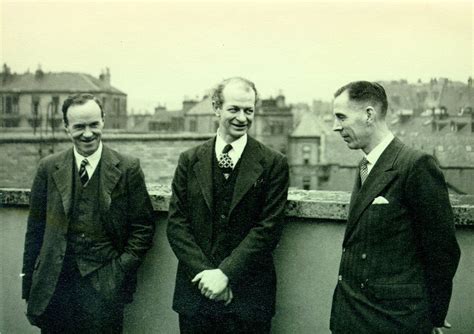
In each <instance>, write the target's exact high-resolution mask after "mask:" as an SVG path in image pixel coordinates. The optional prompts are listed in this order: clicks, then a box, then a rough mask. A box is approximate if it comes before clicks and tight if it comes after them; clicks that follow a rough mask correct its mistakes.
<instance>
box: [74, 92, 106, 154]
mask: <svg viewBox="0 0 474 334" xmlns="http://www.w3.org/2000/svg"><path fill="white" fill-rule="evenodd" d="M66 115H67V119H68V123H69V124H68V125H67V126H66V132H67V133H68V135H69V137H71V139H72V142H73V143H74V146H75V147H76V149H77V151H78V152H79V153H80V154H81V155H83V156H85V157H87V156H89V155H91V154H92V153H94V152H95V151H97V148H98V147H99V143H100V139H101V137H102V128H103V127H104V120H103V119H102V115H101V112H100V107H99V106H98V104H97V103H96V102H95V101H93V100H90V101H87V102H86V103H85V104H82V105H72V106H70V107H69V108H68V110H67V114H66Z"/></svg>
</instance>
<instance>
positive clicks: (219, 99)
mask: <svg viewBox="0 0 474 334" xmlns="http://www.w3.org/2000/svg"><path fill="white" fill-rule="evenodd" d="M234 81H240V82H242V83H244V84H246V85H248V86H249V87H250V88H251V89H252V90H253V92H254V93H255V104H257V101H258V92H257V88H256V87H255V84H254V83H253V82H252V81H250V80H248V79H245V78H242V77H233V78H229V79H225V80H223V81H222V82H221V83H220V84H218V85H217V86H216V88H215V89H214V91H213V93H212V97H211V99H212V105H213V106H214V108H216V109H217V108H222V105H223V104H224V96H223V95H222V92H223V91H224V88H225V87H226V86H227V85H228V84H229V83H231V82H234Z"/></svg>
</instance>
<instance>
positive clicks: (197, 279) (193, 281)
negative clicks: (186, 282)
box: [191, 271, 202, 283]
mask: <svg viewBox="0 0 474 334" xmlns="http://www.w3.org/2000/svg"><path fill="white" fill-rule="evenodd" d="M201 277H202V271H201V272H200V273H199V274H197V275H196V276H194V278H193V280H192V281H191V283H196V282H197V281H199V280H200V279H201Z"/></svg>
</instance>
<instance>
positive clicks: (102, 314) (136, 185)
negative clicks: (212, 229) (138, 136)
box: [22, 94, 154, 333]
mask: <svg viewBox="0 0 474 334" xmlns="http://www.w3.org/2000/svg"><path fill="white" fill-rule="evenodd" d="M62 111H63V118H64V125H65V128H66V132H67V133H68V135H69V136H70V137H71V139H72V141H73V144H74V148H72V149H69V150H67V151H64V152H60V153H57V154H54V155H51V156H48V157H46V158H44V159H43V160H41V161H40V164H39V167H38V172H37V174H36V177H35V179H34V182H33V186H32V189H31V200H30V213H29V217H28V227H27V231H26V238H25V250H24V257H23V274H22V275H23V298H24V299H25V300H26V301H27V317H28V319H29V320H30V322H31V323H32V324H33V325H36V326H38V327H40V328H41V329H42V333H121V332H122V320H123V307H124V303H127V302H130V301H131V300H132V294H133V292H134V291H135V287H136V271H137V268H138V266H139V265H140V263H141V262H142V259H143V257H144V255H145V253H146V251H147V250H148V249H149V248H150V247H151V245H152V238H153V232H154V219H153V209H152V205H151V202H150V198H149V196H148V193H147V190H146V187H145V182H144V176H143V173H142V170H141V168H140V165H139V161H138V159H134V158H131V157H128V156H125V155H122V154H119V153H118V152H116V151H114V150H112V149H110V148H107V147H106V146H105V145H102V142H101V136H102V128H103V126H104V112H103V110H102V107H101V105H100V102H99V101H98V100H97V99H96V98H95V97H94V96H93V95H90V94H78V95H74V96H71V97H69V98H67V99H66V100H65V101H64V104H63V107H62Z"/></svg>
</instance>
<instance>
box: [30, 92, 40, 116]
mask: <svg viewBox="0 0 474 334" xmlns="http://www.w3.org/2000/svg"><path fill="white" fill-rule="evenodd" d="M31 101H32V103H31V113H32V114H33V116H39V108H40V97H39V96H38V95H33V97H32V99H31Z"/></svg>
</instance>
